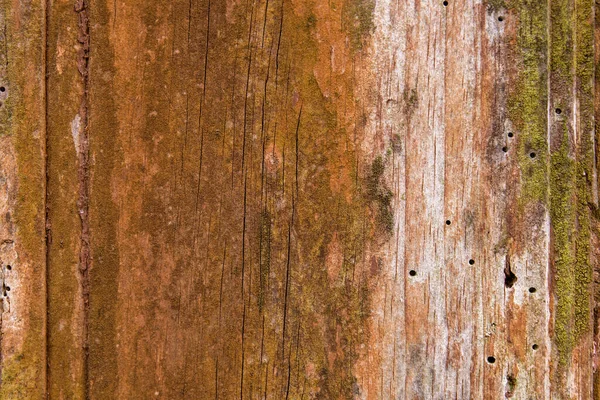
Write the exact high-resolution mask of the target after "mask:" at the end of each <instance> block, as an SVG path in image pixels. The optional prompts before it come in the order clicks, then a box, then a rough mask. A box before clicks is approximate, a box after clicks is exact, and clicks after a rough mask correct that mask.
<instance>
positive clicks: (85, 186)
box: [75, 0, 90, 399]
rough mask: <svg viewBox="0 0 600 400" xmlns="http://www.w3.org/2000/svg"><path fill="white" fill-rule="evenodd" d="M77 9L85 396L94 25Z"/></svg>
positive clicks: (81, 1) (83, 1)
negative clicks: (89, 115) (91, 42)
mask: <svg viewBox="0 0 600 400" xmlns="http://www.w3.org/2000/svg"><path fill="white" fill-rule="evenodd" d="M75 12H76V13H77V17H78V27H79V32H78V38H77V40H78V41H79V44H80V47H79V50H78V52H77V69H78V71H79V74H80V75H81V79H82V81H83V95H82V97H81V104H80V106H79V116H80V118H81V128H80V132H79V135H80V136H79V138H80V139H79V149H78V157H79V169H78V179H79V198H78V200H77V209H78V212H79V218H80V221H81V238H80V239H81V240H80V248H79V273H80V277H79V278H80V285H81V296H82V307H83V318H82V319H83V323H82V336H83V357H84V360H83V381H84V385H85V398H86V399H89V397H90V385H89V362H88V361H89V297H90V293H89V291H90V288H89V269H90V268H89V267H90V228H89V136H88V89H89V48H90V29H89V28H90V26H89V18H88V2H87V0H77V1H76V2H75Z"/></svg>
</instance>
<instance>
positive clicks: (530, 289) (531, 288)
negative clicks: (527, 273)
mask: <svg viewBox="0 0 600 400" xmlns="http://www.w3.org/2000/svg"><path fill="white" fill-rule="evenodd" d="M535 292H537V289H536V288H534V287H530V288H529V293H535Z"/></svg>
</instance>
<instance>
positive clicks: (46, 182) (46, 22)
mask: <svg viewBox="0 0 600 400" xmlns="http://www.w3.org/2000/svg"><path fill="white" fill-rule="evenodd" d="M51 1H52V0H46V1H45V2H44V15H43V18H44V22H43V23H44V35H43V37H42V46H43V48H44V50H43V52H44V59H43V68H44V78H43V80H42V82H43V85H44V87H43V96H44V99H43V104H44V118H43V124H44V126H43V127H42V131H43V132H44V150H43V151H44V154H43V157H44V179H45V180H44V204H43V207H44V247H45V248H44V255H45V259H44V280H45V282H44V290H45V293H44V296H45V302H46V312H45V313H44V318H45V321H44V329H45V332H44V341H45V343H44V346H45V353H44V366H43V368H44V384H45V386H46V387H45V390H44V392H45V395H46V397H47V398H49V397H50V394H49V393H50V370H49V369H50V368H49V365H48V358H49V355H50V316H49V313H50V295H49V283H50V279H49V277H50V267H49V265H50V243H51V241H52V235H51V234H52V231H51V224H50V213H49V209H48V196H49V194H48V187H49V182H50V173H49V172H50V171H49V169H48V70H49V68H48V58H49V57H48V54H49V49H48V30H49V25H50V21H49V19H50V13H49V10H50V7H51ZM5 39H6V35H5ZM0 328H1V326H0ZM1 365H2V360H1V359H0V366H1ZM0 375H1V370H0Z"/></svg>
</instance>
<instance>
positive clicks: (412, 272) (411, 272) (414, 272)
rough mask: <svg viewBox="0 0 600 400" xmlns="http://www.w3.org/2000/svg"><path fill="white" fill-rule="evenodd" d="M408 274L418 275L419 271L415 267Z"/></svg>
mask: <svg viewBox="0 0 600 400" xmlns="http://www.w3.org/2000/svg"><path fill="white" fill-rule="evenodd" d="M408 274H409V275H410V276H415V275H417V271H415V270H414V269H411V270H410V271H408Z"/></svg>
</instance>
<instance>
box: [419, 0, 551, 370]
mask: <svg viewBox="0 0 600 400" xmlns="http://www.w3.org/2000/svg"><path fill="white" fill-rule="evenodd" d="M442 4H443V5H444V7H447V6H448V2H447V1H444V2H443V3H442ZM498 21H500V22H502V21H504V17H503V16H502V15H500V16H499V17H498ZM555 112H556V114H558V115H559V114H560V113H561V112H562V110H561V109H560V108H557V109H556V110H555ZM514 136H515V134H514V133H513V132H508V137H509V138H513V137H514ZM502 151H503V152H505V153H507V152H508V147H507V146H504V147H502ZM535 156H536V154H535V152H533V151H532V152H531V153H529V157H530V158H535ZM450 224H452V221H450V220H449V219H448V220H446V225H450ZM474 264H475V260H473V259H470V260H469V265H474ZM408 274H409V275H410V276H416V275H417V271H415V270H414V269H411V270H410V271H409V272H408ZM516 278H517V277H516V276H515V275H514V274H513V273H512V272H510V277H507V280H506V286H507V287H509V288H511V287H512V286H513V284H514V282H515V281H516V280H517V279H516ZM536 291H537V289H536V288H534V287H530V288H529V293H535V292H536ZM531 348H532V349H533V350H537V349H538V348H539V346H538V345H537V344H534V345H533V346H531ZM487 362H488V363H490V364H494V363H495V362H496V357H494V356H489V357H487Z"/></svg>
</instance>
